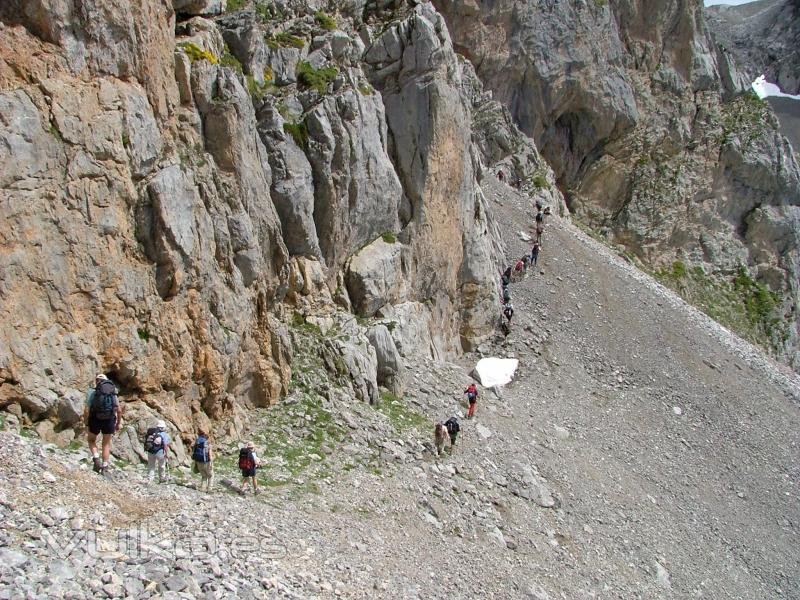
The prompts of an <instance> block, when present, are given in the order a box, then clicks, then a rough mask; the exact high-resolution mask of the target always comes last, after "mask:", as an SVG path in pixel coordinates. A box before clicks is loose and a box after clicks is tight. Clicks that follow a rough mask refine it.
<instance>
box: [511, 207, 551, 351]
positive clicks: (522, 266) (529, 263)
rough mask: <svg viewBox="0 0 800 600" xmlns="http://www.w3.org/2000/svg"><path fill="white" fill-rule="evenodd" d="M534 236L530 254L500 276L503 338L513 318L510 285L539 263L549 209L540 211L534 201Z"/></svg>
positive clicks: (526, 254) (525, 255)
mask: <svg viewBox="0 0 800 600" xmlns="http://www.w3.org/2000/svg"><path fill="white" fill-rule="evenodd" d="M535 206H536V217H535V229H534V231H535V234H534V238H533V246H532V247H531V251H530V254H528V253H527V252H526V253H525V254H524V255H522V257H521V258H519V259H518V260H517V261H516V262H514V263H513V264H511V265H509V266H507V267H506V269H505V271H503V272H502V274H501V275H500V289H501V292H500V312H501V315H500V319H499V328H500V332H501V333H502V334H503V337H508V335H509V334H510V333H511V319H512V318H513V317H514V305H513V304H512V302H511V289H510V285H511V284H512V283H514V282H517V281H522V280H523V279H525V277H526V276H527V274H528V269H529V268H535V267H536V266H537V265H538V263H539V253H540V252H541V249H542V237H543V235H544V218H545V215H550V214H551V213H550V207H549V206H548V207H547V208H544V209H542V204H541V202H539V201H538V200H537V201H536V204H535Z"/></svg>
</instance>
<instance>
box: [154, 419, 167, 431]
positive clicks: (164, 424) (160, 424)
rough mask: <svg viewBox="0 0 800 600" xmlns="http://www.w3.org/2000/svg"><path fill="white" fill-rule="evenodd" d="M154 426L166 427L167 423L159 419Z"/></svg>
mask: <svg viewBox="0 0 800 600" xmlns="http://www.w3.org/2000/svg"><path fill="white" fill-rule="evenodd" d="M156 427H158V428H159V429H166V428H167V424H166V423H165V422H164V421H163V420H162V419H159V420H158V421H156Z"/></svg>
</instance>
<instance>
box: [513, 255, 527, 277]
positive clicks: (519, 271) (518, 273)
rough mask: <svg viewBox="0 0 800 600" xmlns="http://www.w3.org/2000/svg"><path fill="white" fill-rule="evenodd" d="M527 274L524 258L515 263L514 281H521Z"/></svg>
mask: <svg viewBox="0 0 800 600" xmlns="http://www.w3.org/2000/svg"><path fill="white" fill-rule="evenodd" d="M524 275H525V263H524V262H523V261H522V259H520V260H518V261H517V262H516V263H514V278H513V280H514V281H519V280H520V279H522V277H523V276H524Z"/></svg>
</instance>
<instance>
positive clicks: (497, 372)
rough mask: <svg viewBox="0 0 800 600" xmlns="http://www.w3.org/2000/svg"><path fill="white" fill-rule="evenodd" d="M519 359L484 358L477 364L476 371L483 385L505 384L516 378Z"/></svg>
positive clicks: (476, 376) (476, 375) (477, 377)
mask: <svg viewBox="0 0 800 600" xmlns="http://www.w3.org/2000/svg"><path fill="white" fill-rule="evenodd" d="M518 365H519V361H518V360H517V359H516V358H496V357H489V358H482V359H480V360H479V361H478V364H477V365H475V369H474V371H473V372H474V373H475V379H477V380H478V381H479V382H480V384H481V385H482V386H483V387H487V388H489V387H494V386H496V385H505V384H507V383H510V382H511V380H512V379H513V378H514V373H515V372H516V370H517V366H518Z"/></svg>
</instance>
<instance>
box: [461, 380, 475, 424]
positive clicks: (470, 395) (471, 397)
mask: <svg viewBox="0 0 800 600" xmlns="http://www.w3.org/2000/svg"><path fill="white" fill-rule="evenodd" d="M464 393H465V394H466V395H467V402H469V410H468V411H467V418H468V419H471V418H472V417H474V416H475V408H476V406H477V404H478V388H476V387H475V384H474V383H470V384H469V386H467V389H465V390H464Z"/></svg>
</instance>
